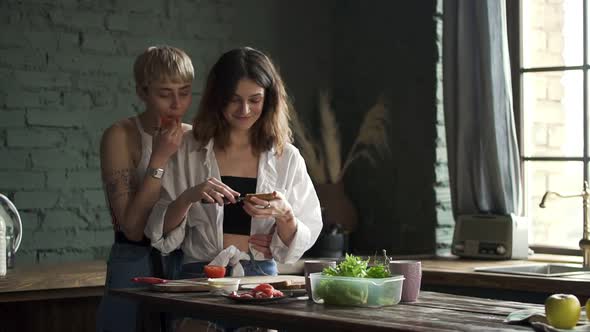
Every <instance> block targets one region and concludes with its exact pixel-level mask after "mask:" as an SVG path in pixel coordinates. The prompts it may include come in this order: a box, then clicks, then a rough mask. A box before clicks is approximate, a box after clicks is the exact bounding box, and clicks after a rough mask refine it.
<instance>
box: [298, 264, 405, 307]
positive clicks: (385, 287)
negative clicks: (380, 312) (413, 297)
mask: <svg viewBox="0 0 590 332" xmlns="http://www.w3.org/2000/svg"><path fill="white" fill-rule="evenodd" d="M309 279H310V282H311V293H312V298H313V301H314V302H315V303H324V304H332V305H345V306H358V307H376V308H378V307H384V306H390V305H394V304H398V303H399V301H400V299H401V296H402V285H403V282H404V276H403V275H394V276H391V277H389V278H352V277H333V276H325V275H322V273H321V272H317V273H310V274H309Z"/></svg>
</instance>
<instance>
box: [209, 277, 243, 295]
mask: <svg viewBox="0 0 590 332" xmlns="http://www.w3.org/2000/svg"><path fill="white" fill-rule="evenodd" d="M207 283H208V284H209V287H210V288H211V290H210V292H211V293H213V294H229V293H231V292H237V291H238V288H239V287H240V279H237V278H209V279H207Z"/></svg>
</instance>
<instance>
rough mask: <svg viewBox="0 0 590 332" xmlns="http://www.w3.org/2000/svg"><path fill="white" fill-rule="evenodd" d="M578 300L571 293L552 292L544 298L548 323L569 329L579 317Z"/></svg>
mask: <svg viewBox="0 0 590 332" xmlns="http://www.w3.org/2000/svg"><path fill="white" fill-rule="evenodd" d="M581 310H582V308H581V307H580V301H579V300H578V298H577V297H576V296H574V295H571V294H553V295H551V296H549V297H548V298H547V299H546V300H545V316H546V317H547V322H549V325H551V326H553V327H556V328H558V329H571V328H573V327H574V326H576V323H578V319H580V311H581Z"/></svg>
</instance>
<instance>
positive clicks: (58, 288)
mask: <svg viewBox="0 0 590 332" xmlns="http://www.w3.org/2000/svg"><path fill="white" fill-rule="evenodd" d="M105 277H106V262H105V261H91V262H76V263H59V264H51V265H28V266H22V267H20V266H17V267H15V268H14V269H9V270H8V273H7V274H6V276H4V277H0V303H1V302H14V301H30V300H42V299H53V298H68V297H87V296H102V294H103V291H104V281H105Z"/></svg>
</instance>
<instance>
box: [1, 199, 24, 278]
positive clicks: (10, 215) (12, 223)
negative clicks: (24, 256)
mask: <svg viewBox="0 0 590 332" xmlns="http://www.w3.org/2000/svg"><path fill="white" fill-rule="evenodd" d="M0 218H2V219H3V220H4V223H5V237H6V252H5V253H1V252H0V255H6V256H5V257H6V266H7V268H11V267H13V266H14V254H16V252H17V250H18V248H19V247H20V243H21V240H22V234H23V232H22V229H23V224H22V221H21V219H20V215H19V214H18V210H17V209H16V206H14V204H13V203H12V202H11V201H10V200H9V199H8V197H6V196H4V195H2V194H0Z"/></svg>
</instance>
